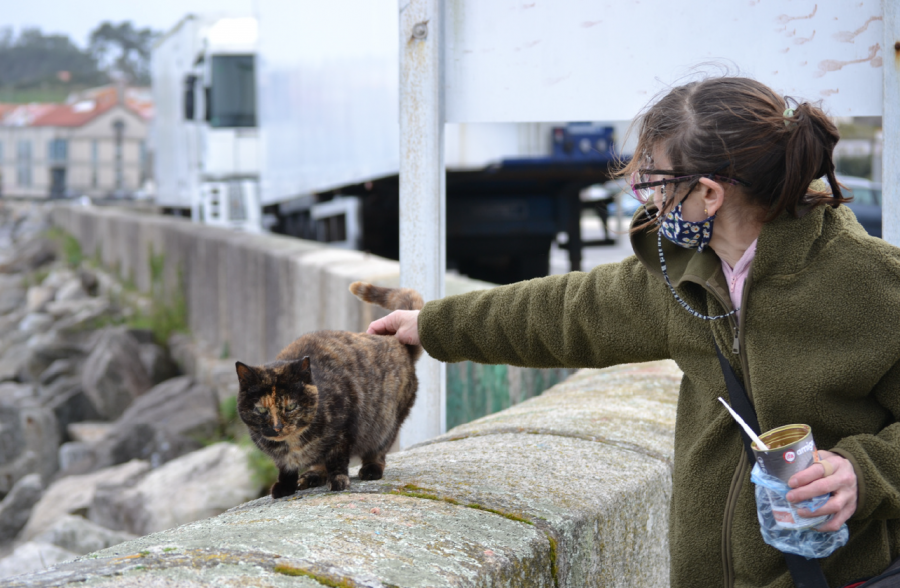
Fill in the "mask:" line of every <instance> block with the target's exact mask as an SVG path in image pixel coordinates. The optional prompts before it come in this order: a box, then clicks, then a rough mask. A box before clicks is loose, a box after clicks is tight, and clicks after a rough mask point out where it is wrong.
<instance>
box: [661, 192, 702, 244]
mask: <svg viewBox="0 0 900 588" xmlns="http://www.w3.org/2000/svg"><path fill="white" fill-rule="evenodd" d="M681 204H682V203H681V202H679V203H678V204H677V205H675V208H673V209H672V210H671V211H670V212H669V213H667V214H666V215H665V216H664V217H663V218H661V219H660V220H659V231H660V233H662V235H663V237H665V238H666V239H668V240H669V241H671V242H672V243H675V244H676V245H678V246H679V247H684V248H685V249H696V250H697V251H703V248H704V247H706V246H707V245H708V244H709V240H710V239H711V238H712V225H713V220H714V219H715V218H716V215H712V216H711V217H709V218H707V219H705V220H702V221H699V222H691V221H688V220H684V217H683V216H682V215H681Z"/></svg>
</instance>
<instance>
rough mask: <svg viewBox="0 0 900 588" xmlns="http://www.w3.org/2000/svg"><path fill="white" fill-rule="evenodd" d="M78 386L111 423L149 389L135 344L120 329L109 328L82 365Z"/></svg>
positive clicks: (137, 347) (133, 339)
mask: <svg viewBox="0 0 900 588" xmlns="http://www.w3.org/2000/svg"><path fill="white" fill-rule="evenodd" d="M81 384H82V387H83V388H84V391H85V393H86V394H87V396H88V398H90V400H91V402H92V403H93V405H94V406H95V407H96V408H97V410H98V412H99V413H100V414H101V415H102V416H103V418H106V419H109V420H115V419H117V418H119V417H120V416H122V414H123V413H124V412H125V409H126V408H128V406H129V405H130V404H131V403H132V402H133V401H134V399H135V398H137V397H138V396H140V395H142V394H143V393H144V392H146V391H147V390H149V389H150V386H151V382H150V376H149V375H148V374H147V370H146V369H144V364H143V363H142V362H141V348H140V345H139V344H138V342H137V341H136V340H135V338H134V337H132V336H131V335H130V334H128V333H127V332H126V331H124V330H122V329H110V330H108V331H106V332H105V333H104V334H103V336H101V337H100V339H99V340H98V341H97V344H96V346H95V347H94V349H93V351H91V354H90V355H89V356H88V358H87V360H86V361H85V363H84V370H83V372H82V377H81Z"/></svg>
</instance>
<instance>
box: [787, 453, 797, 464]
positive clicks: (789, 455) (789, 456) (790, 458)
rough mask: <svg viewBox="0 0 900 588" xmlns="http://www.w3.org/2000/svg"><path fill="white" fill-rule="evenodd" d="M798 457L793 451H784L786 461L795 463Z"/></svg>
mask: <svg viewBox="0 0 900 588" xmlns="http://www.w3.org/2000/svg"><path fill="white" fill-rule="evenodd" d="M795 459H797V454H796V453H794V452H793V451H785V452H784V461H786V462H788V463H794V460H795Z"/></svg>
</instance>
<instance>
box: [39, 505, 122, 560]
mask: <svg viewBox="0 0 900 588" xmlns="http://www.w3.org/2000/svg"><path fill="white" fill-rule="evenodd" d="M132 539H135V536H134V535H132V534H130V533H123V532H122V531H112V530H110V529H107V528H106V527H101V526H100V525H98V524H96V523H93V522H91V521H89V520H87V519H85V518H83V517H79V516H74V515H65V516H63V517H62V518H60V519H59V520H58V521H56V523H54V524H53V526H52V527H50V528H49V529H47V530H46V531H44V532H43V533H41V534H40V535H38V536H37V537H35V538H34V540H35V541H36V542H40V543H50V544H52V545H56V546H57V547H61V548H63V549H65V550H66V551H71V552H72V553H76V554H78V555H85V554H87V553H91V552H92V551H99V550H100V549H106V548H107V547H112V546H113V545H118V544H119V543H122V542H124V541H130V540H132Z"/></svg>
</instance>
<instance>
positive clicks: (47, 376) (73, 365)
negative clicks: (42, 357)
mask: <svg viewBox="0 0 900 588" xmlns="http://www.w3.org/2000/svg"><path fill="white" fill-rule="evenodd" d="M77 372H78V363H77V362H76V361H75V360H74V359H57V360H56V361H54V362H53V363H51V364H50V366H49V367H48V368H47V369H46V370H44V371H43V372H41V375H40V376H38V382H40V384H41V386H49V385H50V384H52V383H53V382H55V381H56V379H57V378H59V377H61V376H72V375H74V374H76V373H77Z"/></svg>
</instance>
